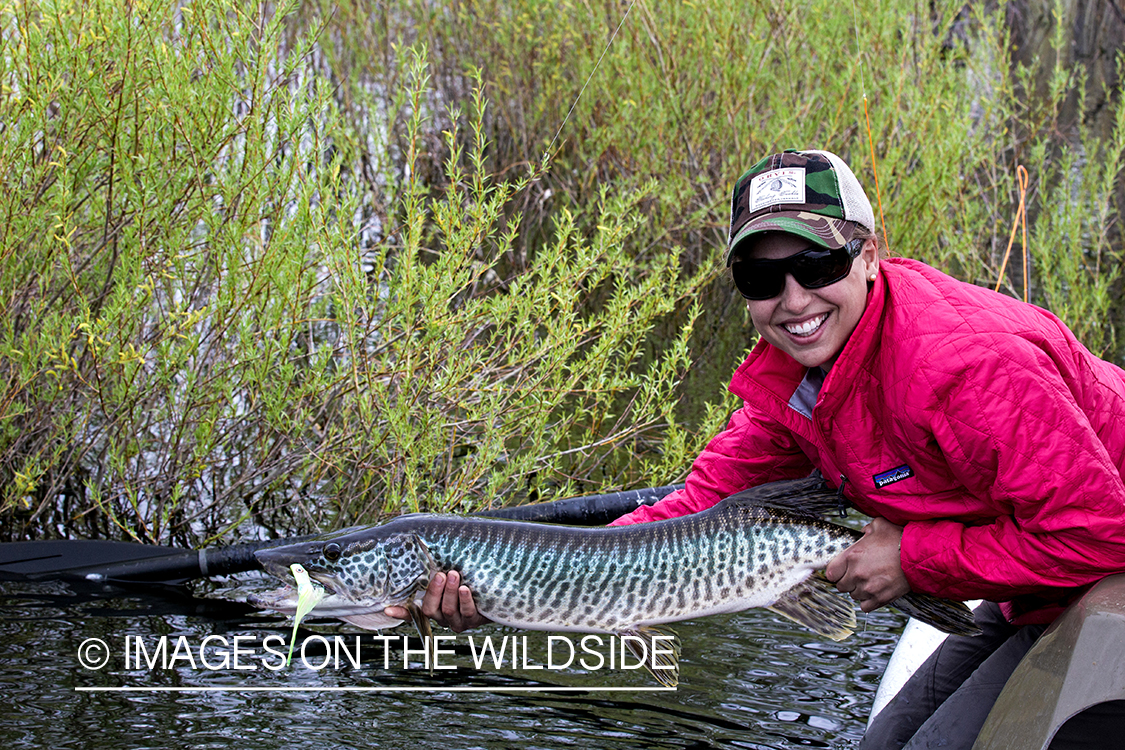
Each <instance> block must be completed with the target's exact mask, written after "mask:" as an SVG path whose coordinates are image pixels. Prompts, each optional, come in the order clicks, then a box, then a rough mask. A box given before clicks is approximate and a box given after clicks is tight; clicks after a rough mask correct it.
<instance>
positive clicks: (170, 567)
mask: <svg viewBox="0 0 1125 750" xmlns="http://www.w3.org/2000/svg"><path fill="white" fill-rule="evenodd" d="M682 486H683V485H669V486H666V487H647V488H644V489H639V490H627V491H624V492H610V493H608V494H604V495H586V496H583V497H570V498H565V499H562V500H555V501H553V502H549V503H533V504H531V505H521V506H517V507H514V508H499V509H496V510H486V511H482V512H480V513H475V514H473V515H479V516H487V517H489V518H499V519H506V520H509V521H534V522H538V523H562V524H570V525H573V526H602V525H604V524H607V523H609V522H610V521H612V520H613V519H615V518H618V517H619V516H622V515H624V514H626V513H628V512H629V511H631V510H634V509H635V508H638V507H640V506H641V505H652V504H653V503H655V502H656V501H657V500H659V499H660V498H662V497H664V496H665V495H667V494H668V493H670V492H672V491H673V490H676V489H679V488H680V487H682ZM316 536H319V535H317V534H312V535H307V536H301V537H291V538H288V539H272V540H269V541H264V542H251V543H248V544H237V545H234V546H231V547H214V548H211V549H200V550H185V549H178V548H176V547H160V546H156V545H150V544H140V543H137V542H117V541H108V540H99V539H90V540H72V539H51V540H43V541H33V542H8V543H3V544H0V581H49V580H77V581H89V582H94V583H99V582H101V583H132V584H137V583H151V584H168V585H177V584H182V583H184V582H186V581H190V580H193V579H196V578H207V577H210V576H222V575H230V574H232V573H242V572H244V571H247V570H258V569H259V567H260V566H259V565H258V561H257V559H256V558H255V557H254V553H255V552H257V551H258V550H260V549H265V548H267V547H277V546H281V545H283V544H292V543H294V542H299V541H303V540H306V539H313V538H315V537H316Z"/></svg>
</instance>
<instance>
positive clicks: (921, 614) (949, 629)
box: [891, 592, 982, 636]
mask: <svg viewBox="0 0 1125 750" xmlns="http://www.w3.org/2000/svg"><path fill="white" fill-rule="evenodd" d="M891 606H892V607H895V608H897V609H900V610H902V611H903V612H905V613H906V614H908V615H910V616H911V617H913V618H914V619H916V620H920V621H921V622H924V623H926V624H927V625H932V626H933V627H935V628H937V629H938V630H940V631H942V632H943V633H949V634H950V635H966V636H972V635H980V634H981V632H982V631H981V629H980V628H979V627H978V626H977V624H976V622H974V620H973V611H972V610H971V609H969V608H968V607H966V606H965V603H964V602H957V601H953V600H952V599H940V598H938V597H936V596H931V595H929V594H919V593H915V592H911V593H909V594H907V595H906V596H902V597H899V598H898V599H895V600H894V601H893V602H891Z"/></svg>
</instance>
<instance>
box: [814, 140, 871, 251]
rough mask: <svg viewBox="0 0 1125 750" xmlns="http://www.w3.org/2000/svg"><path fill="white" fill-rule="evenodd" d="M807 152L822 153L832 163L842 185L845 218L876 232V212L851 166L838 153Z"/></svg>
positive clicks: (841, 197) (841, 192) (841, 193)
mask: <svg viewBox="0 0 1125 750" xmlns="http://www.w3.org/2000/svg"><path fill="white" fill-rule="evenodd" d="M802 153H806V154H820V155H821V156H823V157H824V158H825V159H828V161H830V162H831V163H832V168H833V169H835V170H836V178H837V181H838V182H839V185H840V201H841V202H842V203H843V204H844V218H845V219H847V220H848V221H854V222H855V223H857V224H859V225H861V226H863V227H866V228H867V231H869V232H871V233H874V232H875V212H874V211H872V210H871V201H869V200H868V199H867V193H865V192H863V188H862V187H861V186H860V184H859V180H857V179H856V176H855V175H854V174H853V173H852V170H851V168H850V167H849V166H848V165H847V164H845V163H844V160H843V159H841V158H840V157H839V156H836V154H833V153H830V152H828V151H804V152H802Z"/></svg>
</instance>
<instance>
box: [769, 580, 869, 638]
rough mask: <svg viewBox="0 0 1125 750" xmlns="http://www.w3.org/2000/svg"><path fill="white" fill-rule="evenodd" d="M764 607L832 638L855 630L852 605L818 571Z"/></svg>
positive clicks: (845, 635)
mask: <svg viewBox="0 0 1125 750" xmlns="http://www.w3.org/2000/svg"><path fill="white" fill-rule="evenodd" d="M766 609H769V610H771V611H773V612H776V613H777V614H779V615H781V616H782V617H788V618H789V619H790V620H792V621H793V622H795V623H797V624H798V625H804V626H805V627H806V628H808V629H809V630H811V631H813V632H814V633H820V634H821V635H823V636H825V637H827V638H831V639H832V640H834V641H840V640H843V639H844V638H847V637H848V636H849V635H851V634H852V633H853V632H855V607H854V606H852V603H851V602H850V601H849V600H847V599H845V598H844V597H843V596H841V595H840V594H839V593H838V592H837V591H836V589H835V587H833V585H832V584H831V583H829V582H828V579H826V578H824V577H822V576H820V575H814V576H813V577H811V578H809V579H807V580H804V581H801V582H800V583H798V584H797V585H796V586H794V587H793V588H791V589H789V590H788V591H786V592H785V593H784V594H782V595H781V596H780V597H778V599H777V601H776V602H774V603H773V604H771V605H770V606H768V607H767V608H766Z"/></svg>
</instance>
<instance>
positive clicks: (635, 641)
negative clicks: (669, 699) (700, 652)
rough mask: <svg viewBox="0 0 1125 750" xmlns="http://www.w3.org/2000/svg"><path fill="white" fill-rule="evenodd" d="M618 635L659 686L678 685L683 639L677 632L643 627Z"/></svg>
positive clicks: (654, 626)
mask: <svg viewBox="0 0 1125 750" xmlns="http://www.w3.org/2000/svg"><path fill="white" fill-rule="evenodd" d="M616 635H617V636H618V637H619V638H620V639H621V642H622V643H624V644H625V646H626V647H628V649H629V651H630V653H632V654H633V656H634V657H636V658H637V660H638V661H640V662H641V663H643V664H644V665H645V669H647V670H648V671H649V672H651V673H652V676H653V677H655V678H656V681H657V682H659V683H660V684H661V685H663V686H664V687H671V688H674V687H676V685H678V684H679V682H680V637H679V636H678V635H676V631H674V630H672V629H671V628H664V627H660V626H657V625H642V626H641V627H639V628H636V629H634V630H621V631H618V632H617V633H616Z"/></svg>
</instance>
